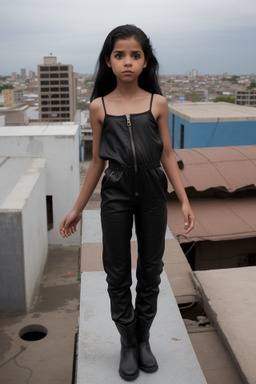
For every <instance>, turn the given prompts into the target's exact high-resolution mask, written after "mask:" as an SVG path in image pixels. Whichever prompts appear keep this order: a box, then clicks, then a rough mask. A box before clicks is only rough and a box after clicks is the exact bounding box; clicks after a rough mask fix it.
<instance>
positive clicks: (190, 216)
mask: <svg viewBox="0 0 256 384" xmlns="http://www.w3.org/2000/svg"><path fill="white" fill-rule="evenodd" d="M182 213H183V216H184V229H185V233H186V234H187V233H189V232H190V231H192V229H193V228H194V226H195V216H194V213H193V211H192V209H191V207H190V204H189V203H186V204H183V205H182Z"/></svg>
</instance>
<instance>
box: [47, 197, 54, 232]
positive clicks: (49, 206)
mask: <svg viewBox="0 0 256 384" xmlns="http://www.w3.org/2000/svg"><path fill="white" fill-rule="evenodd" d="M46 210H47V211H46V212H47V227H48V231H49V230H50V229H52V228H53V205H52V196H46Z"/></svg>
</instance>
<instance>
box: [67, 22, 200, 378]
mask: <svg viewBox="0 0 256 384" xmlns="http://www.w3.org/2000/svg"><path fill="white" fill-rule="evenodd" d="M157 74H158V62H157V60H156V58H155V56H154V54H153V52H152V47H151V43H150V40H149V39H148V38H147V36H146V35H145V34H144V32H143V31H142V30H140V29H139V28H137V27H135V26H133V25H124V26H119V27H117V28H115V29H114V30H113V31H111V32H110V33H109V35H108V36H107V38H106V40H105V43H104V45H103V48H102V51H101V53H100V56H99V60H98V71H97V76H96V80H95V85H94V89H93V92H92V96H91V105H90V120H91V126H92V129H93V158H92V161H91V164H90V167H89V169H88V172H87V176H86V179H85V182H84V185H83V188H82V190H81V193H80V195H79V197H78V199H77V201H76V203H75V205H74V208H73V209H72V210H71V212H70V213H69V214H68V215H67V216H66V217H65V218H64V219H63V221H62V222H61V226H60V233H61V235H62V236H63V237H64V238H65V237H69V236H70V235H71V234H72V233H74V232H75V231H76V226H77V223H78V222H79V220H80V219H81V217H82V211H83V209H84V208H85V206H86V204H87V202H88V200H89V198H90V196H91V195H92V193H93V191H94V189H95V187H96V185H97V183H98V181H99V178H100V176H101V174H102V172H103V170H104V169H105V165H106V161H108V168H107V169H106V170H105V175H104V178H103V180H102V190H101V198H102V201H101V222H102V232H103V265H104V269H105V271H106V274H107V283H108V293H109V296H110V302H111V316H112V319H113V321H114V322H115V324H116V327H117V329H118V331H119V333H120V335H121V359H120V365H119V374H120V376H121V377H122V378H123V379H124V380H127V381H131V380H134V379H136V378H137V377H138V374H139V368H140V369H141V370H143V371H145V372H155V371H156V370H157V369H158V364H157V361H156V359H155V357H154V355H153V353H152V351H151V348H150V344H149V329H150V326H151V324H152V321H153V319H154V317H155V315H156V311H157V297H158V293H159V284H160V274H161V272H162V270H163V262H162V256H163V252H164V244H165V231H166V223H167V210H166V191H167V179H166V176H165V174H166V175H167V177H168V178H169V180H170V182H171V183H172V185H173V187H174V189H175V192H176V194H177V196H178V198H179V200H180V202H181V207H182V212H183V215H184V221H185V232H186V233H188V232H190V231H191V230H192V229H193V227H194V221H195V219H194V215H193V212H192V209H191V207H190V204H189V201H188V198H187V195H186V193H185V190H184V187H183V185H182V181H181V177H180V174H179V170H178V166H177V162H176V159H175V157H174V154H173V151H172V146H171V140H170V135H169V126H168V118H169V111H168V105H167V102H166V100H165V98H164V97H163V96H162V95H161V90H160V87H159V84H158V78H157ZM160 164H162V166H163V168H164V171H165V173H164V172H163V170H162V169H161V165H160ZM133 218H134V219H135V227H136V235H137V241H138V260H137V270H136V277H137V286H136V302H135V308H134V307H133V305H132V300H131V291H130V287H131V284H132V281H131V255H130V239H131V234H132V225H133Z"/></svg>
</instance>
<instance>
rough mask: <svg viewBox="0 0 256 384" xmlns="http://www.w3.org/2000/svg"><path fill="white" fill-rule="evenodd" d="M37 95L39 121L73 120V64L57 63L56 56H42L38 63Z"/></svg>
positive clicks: (74, 87)
mask: <svg viewBox="0 0 256 384" xmlns="http://www.w3.org/2000/svg"><path fill="white" fill-rule="evenodd" d="M38 97H39V120H40V121H44V122H47V121H49V122H50V121H51V122H53V121H55V122H64V121H74V115H75V112H76V81H75V75H74V72H73V66H72V65H67V64H61V63H57V57H56V56H46V57H44V64H43V65H38Z"/></svg>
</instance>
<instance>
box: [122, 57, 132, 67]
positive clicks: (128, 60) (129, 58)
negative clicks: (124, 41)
mask: <svg viewBox="0 0 256 384" xmlns="http://www.w3.org/2000/svg"><path fill="white" fill-rule="evenodd" d="M131 64H132V60H131V57H130V55H126V56H125V60H124V65H125V66H126V67H129V66H131Z"/></svg>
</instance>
